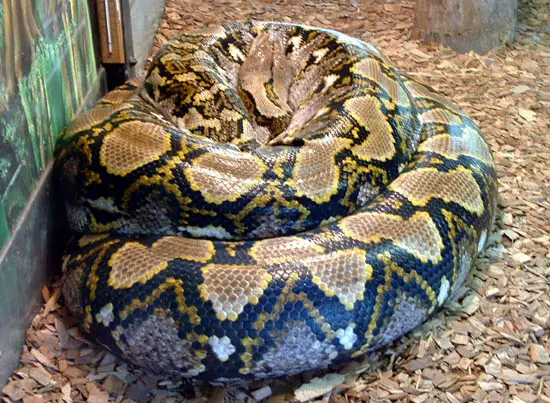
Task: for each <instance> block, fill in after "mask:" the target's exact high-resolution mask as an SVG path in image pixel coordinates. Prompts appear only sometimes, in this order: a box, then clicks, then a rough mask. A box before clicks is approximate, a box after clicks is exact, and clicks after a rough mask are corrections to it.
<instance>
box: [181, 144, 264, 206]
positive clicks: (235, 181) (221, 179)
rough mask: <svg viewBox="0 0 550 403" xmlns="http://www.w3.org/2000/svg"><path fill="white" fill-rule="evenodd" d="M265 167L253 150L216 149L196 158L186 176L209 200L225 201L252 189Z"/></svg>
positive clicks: (212, 201) (236, 197) (195, 188)
mask: <svg viewBox="0 0 550 403" xmlns="http://www.w3.org/2000/svg"><path fill="white" fill-rule="evenodd" d="M265 171H266V166H265V165H264V164H263V162H262V161H261V160H260V159H258V158H256V157H255V156H253V155H252V154H250V153H239V152H236V151H230V150H224V151H218V150H213V151H211V152H209V153H206V154H203V155H201V156H200V157H198V158H196V159H195V160H193V164H192V166H191V167H189V168H185V176H186V178H187V180H189V183H190V185H191V188H192V189H193V190H196V191H199V192H201V194H202V196H203V197H204V199H205V200H206V201H207V202H209V203H216V204H221V203H223V202H225V201H236V200H237V199H238V198H239V197H241V196H242V195H244V194H245V193H247V192H248V191H250V190H251V189H252V188H253V187H254V186H255V185H256V184H257V183H258V181H259V180H260V179H261V178H262V176H263V175H264V173H265Z"/></svg>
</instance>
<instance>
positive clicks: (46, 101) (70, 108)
mask: <svg viewBox="0 0 550 403" xmlns="http://www.w3.org/2000/svg"><path fill="white" fill-rule="evenodd" d="M0 21H1V22H2V23H1V24H0V30H1V29H2V28H3V32H2V34H1V35H0V111H1V112H0V133H1V137H0V248H1V247H2V246H3V245H4V244H5V243H6V242H7V240H8V239H9V237H10V236H11V235H12V233H13V230H14V227H15V226H16V223H17V221H18V219H19V217H20V215H21V212H22V210H23V209H24V207H25V205H26V204H27V201H28V200H29V196H30V194H31V192H32V191H33V189H34V186H35V184H36V181H37V180H38V178H39V177H40V175H41V174H42V173H43V172H44V169H45V168H46V166H47V165H48V162H49V161H50V160H51V157H52V151H53V147H54V144H55V140H56V137H57V135H58V133H59V132H60V130H61V129H62V128H63V126H64V125H65V124H66V122H67V121H68V120H69V119H70V117H71V116H72V115H73V114H74V112H75V111H76V109H77V108H78V107H79V106H80V104H81V103H82V100H83V97H84V96H85V94H86V91H87V89H88V88H90V87H91V86H92V84H93V83H94V82H95V80H96V79H97V67H96V61H95V57H94V50H93V46H92V36H91V30H90V23H89V13H88V3H87V0H35V1H31V0H2V2H1V3H0Z"/></svg>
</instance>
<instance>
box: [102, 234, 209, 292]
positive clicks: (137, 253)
mask: <svg viewBox="0 0 550 403" xmlns="http://www.w3.org/2000/svg"><path fill="white" fill-rule="evenodd" d="M213 254H214V244H213V243H212V242H211V241H207V240H202V239H189V238H181V237H177V236H165V237H163V238H161V239H159V240H158V241H156V242H155V243H154V244H153V245H151V247H147V246H145V245H143V244H141V243H139V242H127V243H126V244H124V246H122V247H121V248H120V249H119V250H117V251H116V252H115V253H114V254H113V255H112V256H111V258H110V259H109V266H111V272H110V273H109V285H110V286H111V287H113V288H118V289H123V288H130V287H131V286H133V285H134V284H136V283H141V284H145V283H146V282H147V281H149V280H150V279H151V278H153V277H154V276H155V275H157V274H158V273H160V272H161V271H162V270H164V269H166V267H168V263H169V262H170V261H171V260H174V259H186V260H192V261H195V262H207V261H208V260H209V259H210V258H211V257H212V256H213Z"/></svg>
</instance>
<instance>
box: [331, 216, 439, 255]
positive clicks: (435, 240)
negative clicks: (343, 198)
mask: <svg viewBox="0 0 550 403" xmlns="http://www.w3.org/2000/svg"><path fill="white" fill-rule="evenodd" d="M340 228H341V229H342V231H343V232H344V234H345V235H346V236H349V237H350V238H353V239H356V240H358V241H361V242H365V243H379V242H380V241H381V240H382V239H389V240H391V241H393V243H395V244H396V245H397V246H399V247H400V248H403V249H405V250H406V251H407V252H409V253H410V254H412V255H414V256H416V257H417V258H418V259H420V260H421V261H422V262H423V263H427V262H428V261H431V262H432V263H438V262H439V261H441V251H442V250H443V248H444V245H443V240H442V239H441V236H440V235H439V230H438V229H437V227H436V226H435V223H434V222H433V220H432V218H431V217H430V215H429V214H428V213H426V212H417V213H415V214H414V215H413V216H412V217H410V218H403V217H401V216H398V215H394V214H387V213H371V212H367V213H359V214H355V215H354V216H352V217H346V218H344V219H342V221H341V223H340Z"/></svg>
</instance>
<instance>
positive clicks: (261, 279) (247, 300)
mask: <svg viewBox="0 0 550 403" xmlns="http://www.w3.org/2000/svg"><path fill="white" fill-rule="evenodd" d="M201 271H202V275H203V277H204V282H203V283H202V284H201V285H199V291H200V295H201V298H202V299H203V300H204V301H210V302H211V303H212V307H213V309H214V311H216V316H217V317H218V319H219V320H221V321H224V320H230V321H236V320H237V319H238V318H239V315H240V313H241V312H242V311H243V309H244V307H245V306H246V305H248V304H252V305H255V304H257V303H258V301H259V298H260V297H261V296H262V295H263V293H264V290H265V289H266V288H267V287H268V286H269V282H270V281H271V275H270V274H269V273H268V272H267V270H265V269H264V268H262V267H261V266H238V265H220V264H209V265H206V266H204V267H203V268H202V269H201Z"/></svg>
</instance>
